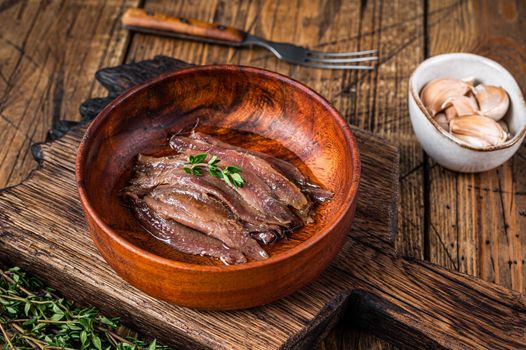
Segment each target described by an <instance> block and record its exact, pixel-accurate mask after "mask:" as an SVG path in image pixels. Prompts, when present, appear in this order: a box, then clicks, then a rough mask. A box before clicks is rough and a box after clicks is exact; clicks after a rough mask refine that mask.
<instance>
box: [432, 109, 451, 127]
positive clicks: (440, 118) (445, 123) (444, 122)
mask: <svg viewBox="0 0 526 350" xmlns="http://www.w3.org/2000/svg"><path fill="white" fill-rule="evenodd" d="M435 121H436V122H437V123H438V125H440V127H441V128H442V129H444V130H445V131H449V120H448V119H447V117H446V114H445V113H442V112H441V113H437V115H435Z"/></svg>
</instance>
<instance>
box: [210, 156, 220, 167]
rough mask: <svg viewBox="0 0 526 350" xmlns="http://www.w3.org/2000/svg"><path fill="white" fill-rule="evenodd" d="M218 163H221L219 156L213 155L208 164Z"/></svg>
mask: <svg viewBox="0 0 526 350" xmlns="http://www.w3.org/2000/svg"><path fill="white" fill-rule="evenodd" d="M217 163H219V159H218V158H217V156H212V158H210V160H209V161H208V165H210V166H212V165H216V164H217Z"/></svg>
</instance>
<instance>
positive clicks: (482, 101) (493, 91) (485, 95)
mask: <svg viewBox="0 0 526 350" xmlns="http://www.w3.org/2000/svg"><path fill="white" fill-rule="evenodd" d="M473 94H475V98H476V99H477V102H478V104H479V106H480V113H482V114H483V115H485V116H486V117H488V118H491V119H493V120H495V121H498V120H500V119H502V117H504V115H505V114H506V112H507V111H508V107H509V105H510V99H509V97H508V94H507V93H506V90H504V89H503V88H501V87H499V86H493V85H484V84H480V85H477V86H475V87H474V88H473Z"/></svg>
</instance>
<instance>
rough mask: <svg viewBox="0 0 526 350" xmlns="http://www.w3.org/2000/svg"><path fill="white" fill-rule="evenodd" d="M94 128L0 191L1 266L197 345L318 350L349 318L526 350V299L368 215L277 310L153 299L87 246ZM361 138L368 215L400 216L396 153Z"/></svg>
mask: <svg viewBox="0 0 526 350" xmlns="http://www.w3.org/2000/svg"><path fill="white" fill-rule="evenodd" d="M159 59H162V58H159ZM126 76H128V75H126ZM121 85H123V84H121ZM84 130H85V127H79V128H76V129H74V130H72V131H71V132H69V133H67V134H66V135H65V136H64V137H63V138H61V139H60V140H59V141H56V142H54V143H52V144H47V145H41V147H40V150H41V152H35V154H36V155H37V156H38V159H40V161H41V168H40V169H39V170H37V171H35V172H34V173H33V176H32V177H31V178H30V179H28V180H27V181H25V182H24V183H23V184H21V185H19V186H16V187H13V188H11V189H7V190H3V191H2V192H0V209H1V211H0V213H2V217H1V221H0V222H1V223H2V230H1V231H0V233H1V236H2V240H0V244H1V246H0V248H2V249H0V258H2V259H4V260H8V261H13V260H16V261H17V262H18V263H20V264H21V265H22V266H23V267H24V268H26V269H28V270H29V271H32V272H34V273H36V274H38V275H40V276H42V277H44V278H45V279H46V280H48V281H49V282H50V283H51V285H52V286H55V287H58V288H59V289H61V290H64V291H65V292H66V294H67V296H69V297H71V298H74V299H76V300H77V301H80V302H84V303H90V304H92V305H96V306H100V305H104V308H105V310H107V311H108V312H111V313H115V314H117V315H121V316H124V317H125V319H126V320H127V321H128V322H130V323H131V324H132V325H133V326H134V327H136V328H137V329H139V330H142V331H143V332H146V333H148V334H150V335H152V336H155V337H158V338H159V339H161V340H163V341H165V342H167V343H170V344H173V345H176V346H180V347H189V348H253V349H259V348H261V349H272V348H278V347H279V348H282V349H296V348H301V349H310V348H312V347H314V346H316V345H317V344H318V343H319V341H320V339H321V338H322V337H323V336H324V335H325V334H326V333H327V331H328V330H329V329H330V328H331V327H332V326H333V325H334V324H335V322H336V321H337V320H338V319H339V318H341V317H342V316H343V315H344V314H346V316H347V320H348V322H349V323H351V324H352V325H354V326H355V327H361V328H363V329H365V330H367V331H369V332H373V333H374V334H377V335H379V336H381V337H383V338H384V339H387V340H389V341H390V342H392V343H394V344H396V345H400V346H403V347H417V348H451V349H466V348H472V349H495V348H499V349H501V348H502V349H508V348H509V349H514V348H521V347H524V346H526V336H525V329H526V299H525V298H524V297H523V296H522V295H521V294H518V293H515V292H512V291H509V290H507V289H504V288H501V287H498V286H495V285H494V284H491V283H487V282H483V281H481V280H477V279H475V278H470V277H469V276H466V275H462V274H458V273H453V272H450V271H448V270H445V269H443V268H440V267H438V266H435V265H432V264H430V263H426V262H423V261H418V260H413V259H404V258H400V257H398V256H397V255H396V254H395V251H394V249H393V248H392V246H390V245H388V244H385V239H377V240H372V241H371V240H368V239H363V238H364V237H367V236H369V237H370V236H374V235H375V233H376V232H379V233H382V232H386V231H391V230H392V228H393V227H394V225H393V224H392V223H391V224H387V225H383V227H384V229H383V230H382V229H381V227H382V225H379V224H378V223H377V222H376V219H377V218H378V215H377V213H376V212H374V215H373V216H371V217H367V215H368V214H367V213H368V211H362V212H360V211H358V212H357V216H364V218H363V220H356V222H355V225H354V228H353V230H351V232H350V235H349V239H348V241H347V243H346V245H345V246H344V249H343V251H342V253H341V254H340V255H338V257H337V258H336V259H335V261H334V262H333V264H332V265H331V266H330V267H329V268H328V269H327V270H326V271H325V273H324V274H322V276H321V277H320V278H319V279H317V280H316V281H314V282H313V283H311V284H309V285H308V286H307V287H305V288H304V289H302V290H300V291H299V292H297V293H295V294H294V295H292V296H290V297H287V298H285V299H282V300H280V301H278V302H276V303H273V304H270V305H267V306H264V307H259V308H253V309H249V310H243V311H236V312H203V311H196V310H191V309H186V308H180V307H177V306H173V305H168V304H166V303H163V302H161V301H158V300H154V299H152V298H150V297H148V296H146V295H144V294H143V293H141V292H139V291H137V290H136V289H135V288H133V287H131V286H130V285H128V284H126V283H123V282H122V280H120V278H118V277H117V276H116V275H115V274H114V273H113V272H112V271H111V270H110V269H109V267H108V266H107V265H106V264H105V263H104V262H103V261H102V260H101V258H100V256H99V255H98V254H97V253H96V251H95V249H94V247H93V245H91V242H90V240H89V239H88V237H87V233H86V228H85V226H84V225H83V217H82V212H81V210H80V208H79V203H78V198H77V196H76V191H75V180H74V179H73V176H74V174H73V173H74V167H73V165H72V164H73V160H74V158H75V150H76V147H77V146H78V143H79V140H80V138H81V137H82V135H83V132H84ZM353 130H354V134H355V136H356V137H357V139H358V143H359V144H360V145H361V146H360V147H361V150H362V159H364V158H370V160H369V161H367V162H364V182H367V181H369V180H372V179H375V180H378V179H380V178H383V179H384V180H383V183H382V182H380V183H376V186H377V187H376V186H375V187H370V188H371V189H372V190H370V191H365V192H362V193H361V196H362V198H361V202H359V203H358V206H359V207H367V206H368V205H369V204H370V203H372V202H374V203H375V204H376V205H377V206H379V207H383V208H385V210H386V211H392V209H393V196H392V191H391V190H389V189H388V188H386V186H385V185H386V184H387V183H389V182H390V181H391V183H392V185H393V187H394V188H395V189H396V187H397V184H396V181H392V179H393V175H396V174H397V163H398V162H397V152H396V150H395V148H393V147H392V146H389V144H388V143H386V142H385V141H382V140H381V139H376V138H375V137H373V136H372V135H371V134H368V133H367V132H364V131H360V130H359V129H356V128H354V129H353ZM35 150H38V149H35ZM371 164H372V166H371ZM365 174H368V175H365ZM367 179H369V180H367ZM371 185H373V183H371V184H370V185H369V186H371ZM393 214H394V213H393ZM389 217H390V218H394V215H391V216H389ZM387 222H389V220H387ZM73 223H75V224H73ZM371 225H372V226H371ZM356 232H358V233H359V234H358V235H356V234H355V233H356ZM364 232H365V233H368V235H365V236H364V234H363V233H364ZM360 233H361V234H360ZM380 237H381V236H380ZM388 237H391V236H388ZM95 262H96V263H95ZM44 267H45V268H44ZM255 330H257V331H255Z"/></svg>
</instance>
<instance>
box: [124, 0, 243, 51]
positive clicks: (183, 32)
mask: <svg viewBox="0 0 526 350" xmlns="http://www.w3.org/2000/svg"><path fill="white" fill-rule="evenodd" d="M122 24H123V25H124V27H125V28H128V29H130V30H135V31H139V32H145V33H152V34H159V35H168V36H175V37H183V38H187V39H193V40H198V41H207V42H218V43H222V44H226V45H231V46H239V45H240V44H241V43H242V42H243V40H244V39H245V37H246V35H247V33H246V32H244V31H242V30H239V29H236V28H232V27H227V26H224V25H222V24H214V23H209V22H204V21H200V20H197V19H190V18H185V17H171V16H167V15H164V14H162V13H156V12H154V11H150V10H143V9H138V8H130V9H128V10H126V12H124V15H123V16H122Z"/></svg>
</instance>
